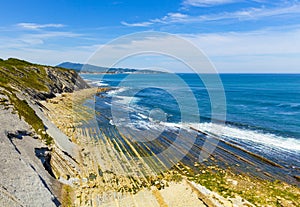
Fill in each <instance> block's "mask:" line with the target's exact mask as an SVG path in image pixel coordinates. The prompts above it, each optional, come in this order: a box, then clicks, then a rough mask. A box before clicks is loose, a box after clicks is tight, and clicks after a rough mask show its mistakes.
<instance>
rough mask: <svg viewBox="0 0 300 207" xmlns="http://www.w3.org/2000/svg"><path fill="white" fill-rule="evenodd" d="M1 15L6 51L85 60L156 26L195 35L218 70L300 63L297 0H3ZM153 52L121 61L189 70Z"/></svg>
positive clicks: (0, 43)
mask: <svg viewBox="0 0 300 207" xmlns="http://www.w3.org/2000/svg"><path fill="white" fill-rule="evenodd" d="M0 17H1V18H0V31H1V32H0V51H1V52H0V57H1V58H8V57H17V58H21V59H26V60H29V61H33V62H37V63H42V64H48V65H56V64H58V63H60V62H63V61H72V62H87V60H88V58H89V57H90V56H91V55H92V54H93V53H94V52H95V51H96V50H97V49H98V48H99V47H101V46H103V45H105V44H107V43H108V42H109V41H111V40H113V39H115V38H118V37H120V36H122V35H127V34H131V33H134V32H142V31H157V32H168V33H171V34H176V35H179V36H180V37H182V38H184V39H185V40H187V41H190V42H191V43H193V44H194V45H196V46H197V47H198V48H199V49H201V50H202V51H203V52H204V53H205V54H206V55H207V57H208V58H209V59H210V60H211V61H212V63H213V64H214V65H215V67H216V69H217V71H219V72H221V73H224V72H245V73H246V72H255V73H257V72H265V73H280V72H285V73H299V71H300V69H299V68H300V67H299V66H300V2H299V1H297V0H293V1H288V0H278V1H271V0H248V1H247V0H152V1H141V0H139V1H138V0H131V1H122V0H116V1H108V0H101V1H99V0H57V1H50V0H44V1H40V0H27V1H18V0H10V1H2V2H1V7H0ZM147 41H149V39H147V38H145V39H140V40H138V44H139V45H143V44H148V43H147ZM152 41H153V40H152ZM160 41H163V40H160ZM128 47H134V44H133V43H132V42H131V44H130V45H128ZM115 48H117V47H115ZM112 54H113V53H112ZM148 60H149V61H146V58H145V57H140V58H135V59H132V60H131V61H123V62H122V63H120V65H119V66H120V67H133V68H136V67H138V68H148V67H157V68H167V69H169V70H174V71H175V72H182V71H185V69H184V68H183V67H181V66H180V65H178V64H176V63H172V61H171V60H169V59H164V58H157V57H152V58H151V57H148ZM153 60H155V61H153ZM153 62H155V64H153ZM151 63H152V65H151ZM97 64H98V65H103V66H107V64H108V63H106V62H98V63H97Z"/></svg>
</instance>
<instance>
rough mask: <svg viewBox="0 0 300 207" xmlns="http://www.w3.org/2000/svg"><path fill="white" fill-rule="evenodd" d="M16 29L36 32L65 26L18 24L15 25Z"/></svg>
mask: <svg viewBox="0 0 300 207" xmlns="http://www.w3.org/2000/svg"><path fill="white" fill-rule="evenodd" d="M17 26H18V27H21V28H23V29H30V30H37V29H43V28H61V27H64V26H65V25H63V24H36V23H19V24H17Z"/></svg>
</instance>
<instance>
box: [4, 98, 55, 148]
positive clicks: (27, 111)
mask: <svg viewBox="0 0 300 207" xmlns="http://www.w3.org/2000/svg"><path fill="white" fill-rule="evenodd" d="M6 95H7V96H8V97H9V100H10V102H11V104H12V105H13V106H14V108H15V110H16V111H17V112H18V114H19V117H20V118H21V117H23V118H24V120H25V121H26V122H27V123H28V124H29V125H30V126H32V128H33V129H34V130H35V132H36V133H37V134H39V135H40V136H41V137H42V140H44V141H45V143H46V144H47V145H51V144H52V143H53V138H52V137H50V136H49V135H48V134H46V133H45V126H44V124H43V121H42V120H41V119H40V118H39V117H38V116H37V115H36V113H35V111H34V110H33V109H32V108H31V107H30V106H29V105H28V103H27V102H26V101H25V100H20V99H19V98H18V97H17V96H16V95H15V94H14V93H11V94H9V93H7V94H6Z"/></svg>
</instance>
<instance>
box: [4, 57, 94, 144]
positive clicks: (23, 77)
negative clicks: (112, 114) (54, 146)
mask: <svg viewBox="0 0 300 207" xmlns="http://www.w3.org/2000/svg"><path fill="white" fill-rule="evenodd" d="M87 87H88V85H87V84H86V83H85V82H84V81H83V80H82V79H81V78H80V77H79V76H78V75H77V73H76V72H75V71H73V70H68V69H64V68H59V67H51V66H43V65H38V64H33V63H29V62H26V61H24V60H18V59H14V58H10V59H8V60H2V59H0V95H1V97H2V98H1V101H0V104H1V105H4V109H9V106H11V107H12V108H13V110H14V112H15V113H18V114H19V116H20V118H21V117H22V118H23V119H24V120H25V121H26V122H27V123H28V124H29V125H31V126H32V128H33V129H34V130H35V132H36V133H37V134H38V135H40V137H41V138H42V139H43V140H45V142H46V143H47V144H50V143H51V142H52V139H51V137H49V136H48V135H47V134H46V133H45V127H44V124H43V122H42V120H41V119H40V118H39V117H38V116H37V115H36V113H35V112H34V110H33V109H32V108H31V107H30V106H29V105H28V103H27V101H26V100H22V98H21V97H24V98H25V99H27V100H30V99H31V100H32V101H36V100H43V99H46V98H49V97H54V96H55V93H61V92H72V91H73V90H75V89H81V88H87Z"/></svg>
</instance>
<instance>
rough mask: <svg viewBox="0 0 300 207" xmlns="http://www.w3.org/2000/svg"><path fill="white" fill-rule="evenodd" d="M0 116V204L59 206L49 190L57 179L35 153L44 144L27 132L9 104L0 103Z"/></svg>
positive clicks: (55, 183) (33, 206)
mask: <svg viewBox="0 0 300 207" xmlns="http://www.w3.org/2000/svg"><path fill="white" fill-rule="evenodd" d="M0 120H1V127H0V150H1V156H0V174H1V176H0V204H1V206H5V207H11V206H30V207H35V206H36V207H40V206H45V207H46V206H47V207H48V206H49V207H52V206H59V205H60V203H59V201H58V199H57V198H56V197H55V196H54V193H53V192H54V189H55V188H56V187H55V185H59V183H58V182H57V181H56V180H55V179H54V178H52V177H51V176H50V175H49V174H48V173H47V171H46V170H45V169H44V166H43V164H42V162H41V161H40V160H39V159H38V158H37V156H36V155H35V150H36V149H39V148H43V147H45V146H44V145H43V144H42V143H41V142H40V141H39V140H36V139H34V138H33V137H32V136H30V135H29V134H30V132H31V131H32V129H31V128H30V127H29V126H28V124H27V123H26V122H25V121H23V120H22V119H20V118H19V116H18V114H15V113H13V110H12V109H11V108H10V109H3V106H2V105H0ZM8 135H10V136H8ZM14 135H15V136H14Z"/></svg>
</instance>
